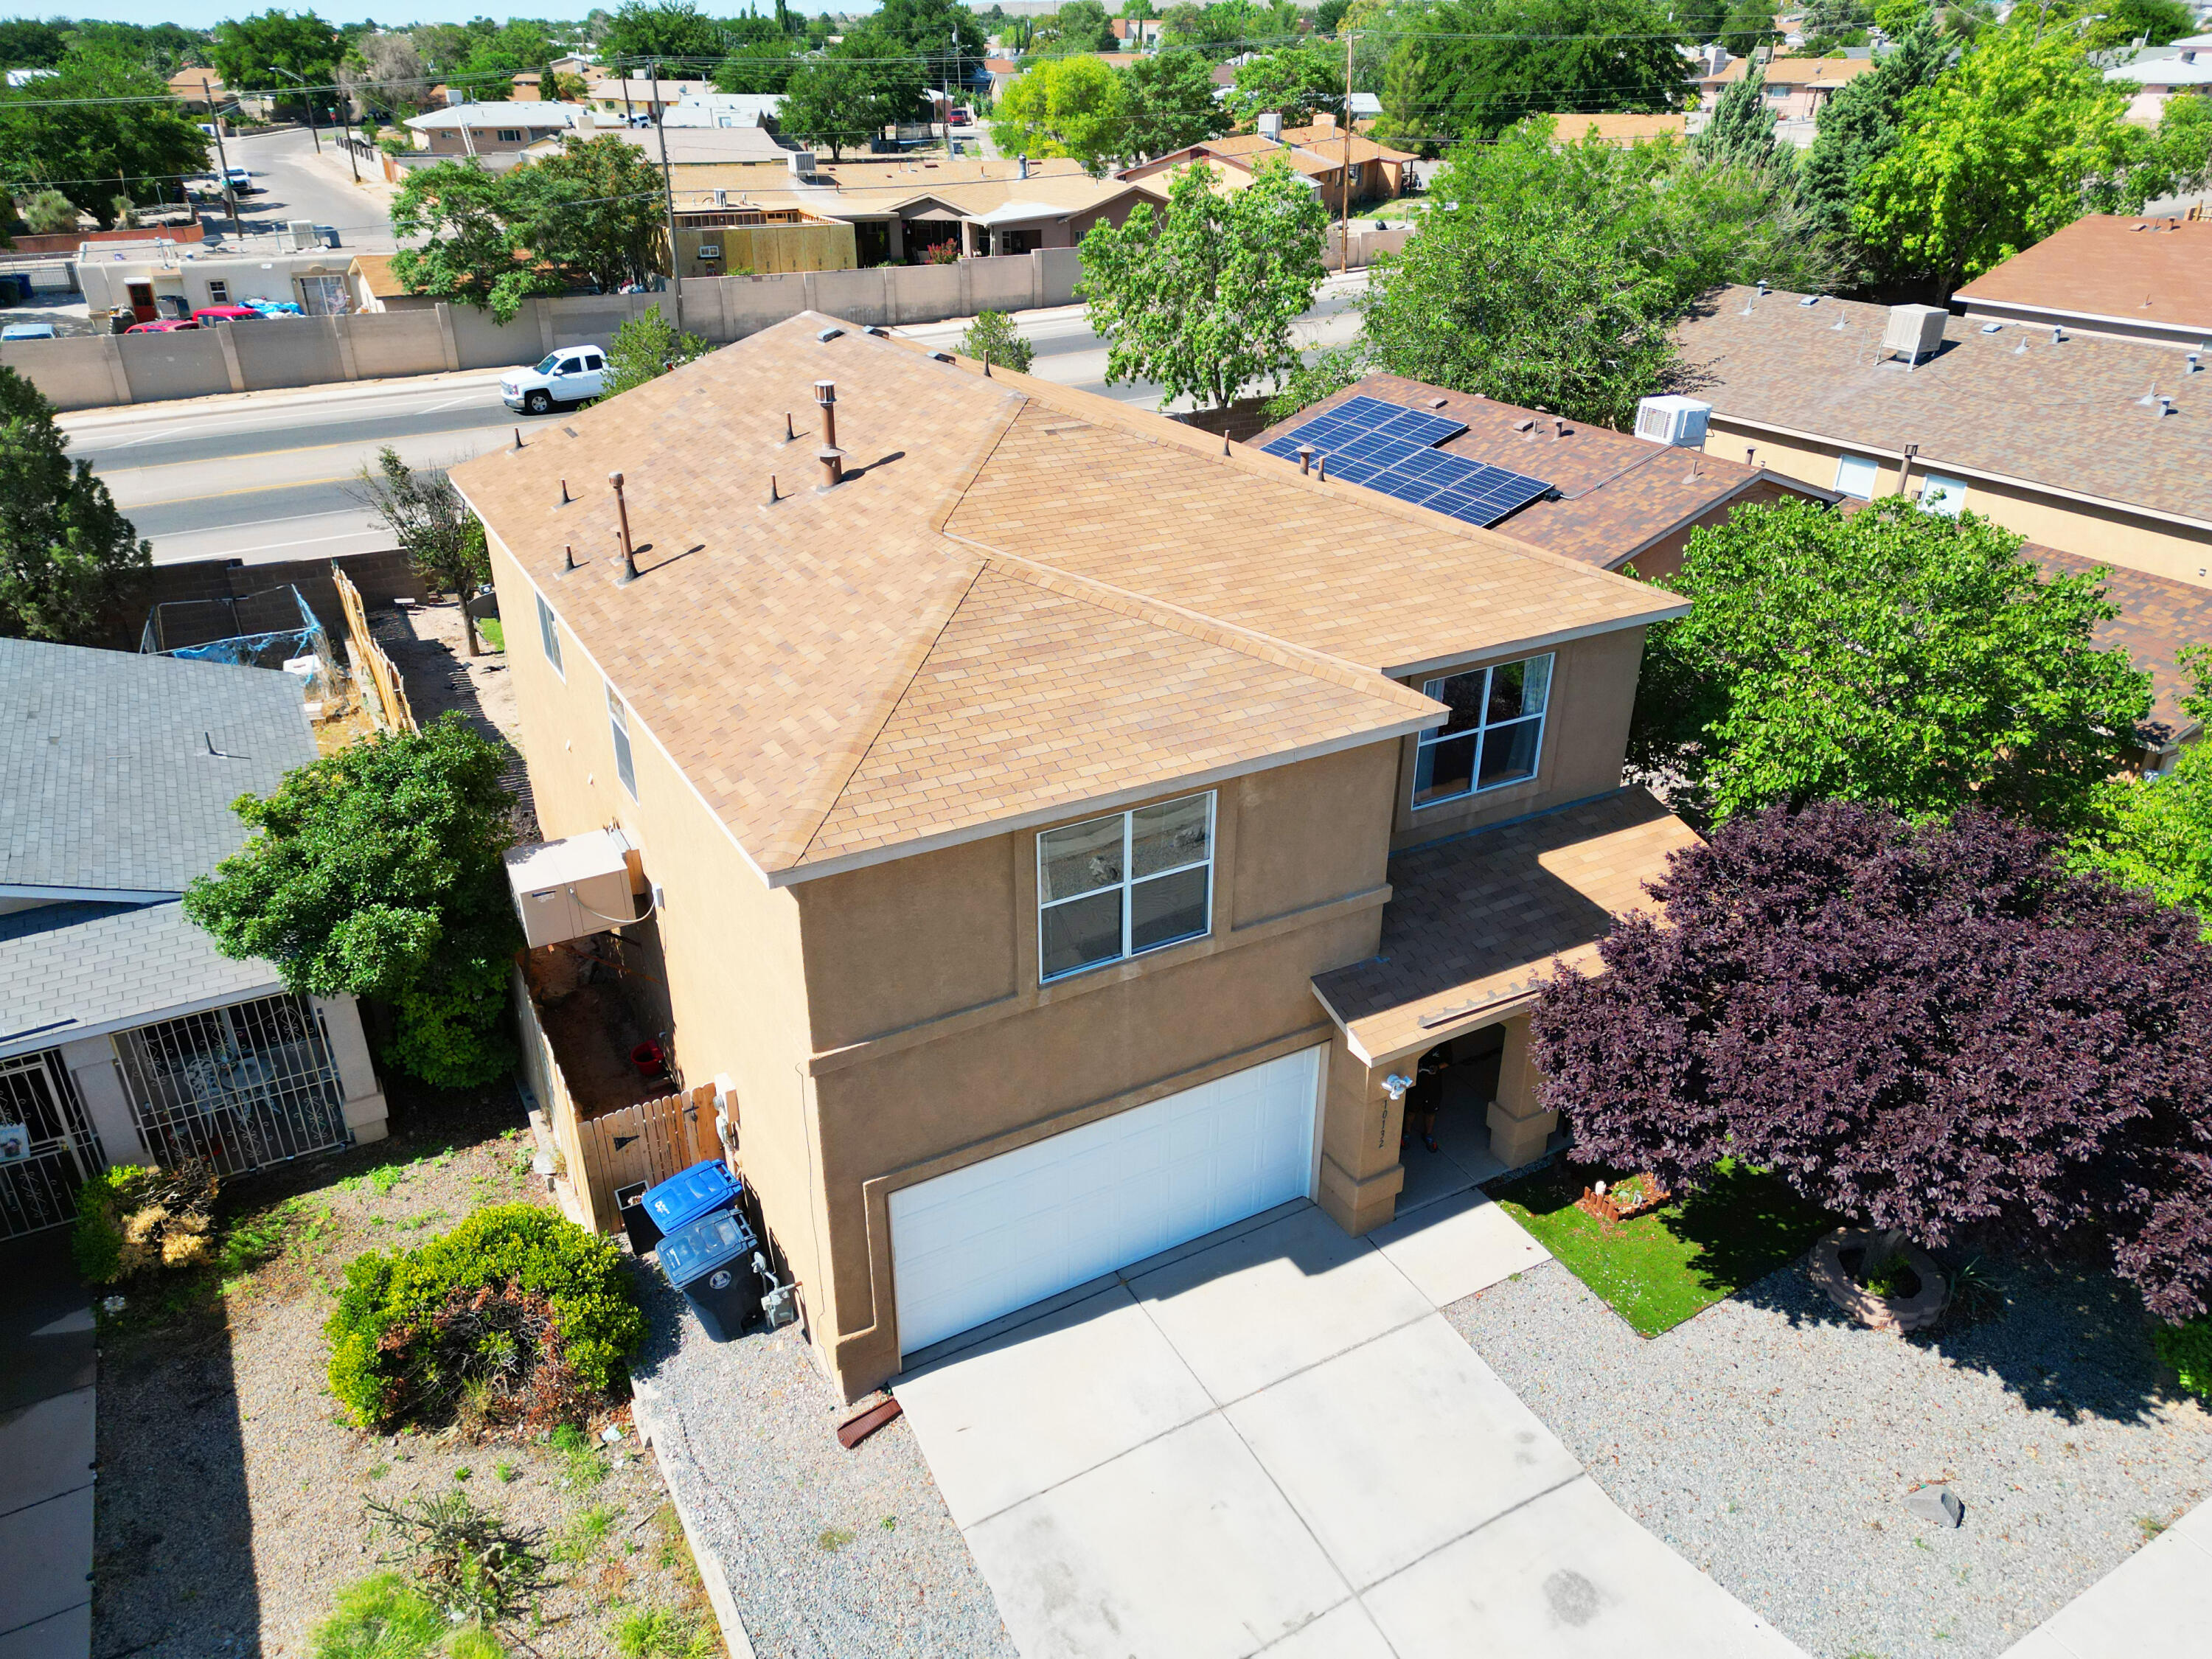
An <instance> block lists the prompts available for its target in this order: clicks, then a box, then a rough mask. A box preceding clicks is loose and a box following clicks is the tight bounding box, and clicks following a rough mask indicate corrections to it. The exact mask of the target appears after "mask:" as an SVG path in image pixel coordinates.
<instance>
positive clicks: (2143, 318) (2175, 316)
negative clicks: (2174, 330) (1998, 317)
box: [1956, 213, 2212, 372]
mask: <svg viewBox="0 0 2212 1659" xmlns="http://www.w3.org/2000/svg"><path fill="white" fill-rule="evenodd" d="M1956 297H1957V298H1958V299H1959V300H1960V301H1961V302H1962V303H1964V304H1965V305H1966V306H1967V307H1968V308H1969V309H1971V308H1972V306H1973V304H1974V302H1976V301H1982V302H1984V303H1986V304H1993V305H2002V306H2008V307H2032V308H2033V309H2035V310H2038V311H2047V312H2051V313H2055V316H2056V318H2057V320H2060V321H2070V320H2073V319H2081V320H2083V321H2087V320H2089V319H2109V320H2112V321H2117V322H2126V323H2155V324H2160V325H2165V326H2166V327H2179V328H2185V329H2189V328H2193V329H2201V330H2203V331H2204V333H2205V334H2206V335H2207V336H2212V219H2197V220H2187V219H2125V218H2119V217H2116V216H2112V215H2111V214H2101V213H2100V214H2091V215H2089V216H2087V218H2082V219H2076V220H2075V222H2073V223H2072V224H2070V225H2069V226H2067V227H2066V228H2065V229H2063V230H2062V231H2059V232H2057V233H2056V234H2053V235H2051V236H2048V237H2045V239H2044V240H2042V241H2040V242H2038V243H2037V244H2036V245H2035V246H2033V247H2031V248H2024V249H2022V250H2021V252H2018V253H2015V254H2014V255H2013V256H2012V258H2009V259H2008V260H2006V261H2005V262H2004V263H2003V264H2001V265H1999V266H1998V267H1997V268H1996V270H1992V271H1990V272H1988V273H1986V274H1985V275H1983V276H1978V277H1976V278H1975V279H1974V280H1973V281H1972V282H1971V283H1967V284H1966V287H1964V288H1962V289H1960V290H1959V292H1958V295H1957V296H1956ZM2208 372H2212V371H2208Z"/></svg>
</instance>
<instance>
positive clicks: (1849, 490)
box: [1836, 455, 1881, 501]
mask: <svg viewBox="0 0 2212 1659" xmlns="http://www.w3.org/2000/svg"><path fill="white" fill-rule="evenodd" d="M1880 474H1881V463H1880V462H1878V461H1876V460H1875V459H1872V458H1871V457H1869V456H1865V455H1844V456H1839V457H1838V458H1837V461H1836V488H1837V489H1838V490H1840V491H1842V492H1843V493H1844V495H1856V496H1857V497H1858V498H1859V499H1860V500H1861V501H1872V500H1873V499H1874V484H1875V478H1876V477H1879V476H1880Z"/></svg>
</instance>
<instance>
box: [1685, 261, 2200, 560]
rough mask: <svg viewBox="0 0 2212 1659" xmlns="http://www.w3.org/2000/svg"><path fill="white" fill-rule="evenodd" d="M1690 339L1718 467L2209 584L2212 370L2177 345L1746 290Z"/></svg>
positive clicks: (1722, 299) (1719, 302) (1713, 298)
mask: <svg viewBox="0 0 2212 1659" xmlns="http://www.w3.org/2000/svg"><path fill="white" fill-rule="evenodd" d="M2139 240H2142V242H2143V243H2144V244H2145V246H2147V247H2148V246H2160V244H2161V241H2163V243H2164V244H2166V245H2171V246H2179V245H2180V244H2179V239H2178V238H2172V237H2166V238H2164V239H2157V238H2154V237H2153V236H2150V235H2145V236H2143V237H2142V238H2141V239H2139ZM1893 326H1895V327H1897V328H1899V329H1900V330H1901V332H1900V333H1899V334H1898V335H1894V336H1893V334H1892V329H1893ZM1923 329H1925V330H1927V331H1928V332H1927V334H1926V335H1925V336H1924V337H1923V335H1922V333H1921V331H1922V330H1923ZM1679 337H1680V342H1681V345H1682V355H1683V356H1684V358H1685V359H1686V362H1688V364H1689V366H1690V368H1692V371H1693V372H1695V373H1696V374H1698V375H1699V379H1700V384H1699V392H1698V395H1699V397H1700V398H1704V399H1705V400H1706V401H1708V402H1710V403H1711V404H1712V416H1711V421H1710V422H1709V423H1708V425H1707V428H1706V435H1705V452H1706V453H1708V454H1711V455H1716V456H1720V457H1723V458H1725V459H1730V460H1749V461H1750V462H1751V464H1753V465H1759V466H1762V467H1765V468H1768V469H1770V470H1771V471H1775V472H1778V473H1780V474H1782V475H1783V476H1784V477H1791V478H1796V479H1799V480H1801V481H1802V482H1803V483H1808V484H1811V485H1813V486H1814V487H1815V488H1816V489H1833V490H1836V491H1838V493H1840V494H1842V495H1849V496H1855V497H1857V498H1858V499H1860V500H1862V501H1870V500H1873V499H1874V498H1875V497H1877V496H1881V495H1895V494H1897V493H1899V490H1900V489H1902V490H1903V491H1905V493H1907V494H1911V495H1924V493H1925V492H1926V491H1927V490H1928V489H1930V488H1931V487H1932V488H1936V489H1941V491H1942V496H1941V500H1940V503H1937V504H1939V505H1940V507H1941V508H1942V510H1943V511H1945V512H1953V513H1955V512H1958V511H1960V510H1961V509H1964V508H1971V509H1972V511H1974V512H1976V513H1981V514H1983V515H1984V517H1986V518H1989V519H1990V520H1995V521H1996V523H1998V524H2001V525H2002V526H2005V527H2006V528H2007V529H2008V530H2015V531H2018V532H2020V533H2021V535H2023V536H2025V537H2027V539H2028V540H2029V541H2031V542H2035V543H2039V544H2042V545H2043V546H2045V547H2051V548H2055V549H2057V550H2059V551H2060V552H2063V553H2073V554H2078V555H2081V556H2084V557H2087V558H2093V559H2098V560H2101V561H2103V562H2107V563H2110V564H2113V565H2119V566H2124V567H2126V568H2129V569H2131V570H2140V571H2143V572H2145V573H2147V574H2150V575H2154V576H2164V577H2166V578H2168V579H2169V580H2174V581H2181V582H2191V583H2194V584H2197V586H2212V502H2208V501H2207V498H2206V495H2205V490H2204V481H2205V479H2206V478H2207V477H2212V423H2208V422H2207V421H2206V419H2205V418H2204V417H2205V415H2206V413H2207V412H2208V410H2212V403H2208V396H2212V394H2208V392H2207V391H2206V387H2207V386H2212V366H2207V365H2203V364H2197V365H2192V363H2191V361H2190V354H2189V353H2188V352H2185V351H2184V350H2182V349H2179V348H2178V347H2176V346H2172V345H2166V344H2160V343H2154V342H2151V341H2147V340H2130V339H2116V338H2111V337H2100V336H2099V335H2095V334H2091V333H2088V332H2086V331H2081V332H2077V331H2075V330H2074V329H2073V328H2072V327H2070V326H2056V325H2046V324H2045V323H2044V322H2042V321H2041V320H2037V321H2034V322H2026V321H2023V322H2002V321H1999V320H1997V319H1994V318H1991V319H1980V318H1977V317H1971V316H1970V317H1951V316H1944V315H1942V313H1930V312H1929V308H1927V307H1898V308H1896V310H1895V313H1893V308H1892V307H1887V306H1880V305H1869V304H1864V303H1862V302H1859V301H1847V300H1836V299H1828V298H1823V299H1820V300H1819V301H1817V302H1811V301H1808V296H1806V295H1796V294H1786V293H1783V292H1781V291H1779V290H1776V291H1773V292H1770V293H1765V294H1760V293H1759V292H1757V291H1755V290H1753V289H1748V288H1729V289H1720V290H1718V291H1717V292H1716V293H1715V294H1713V295H1710V296H1708V297H1707V299H1706V301H1705V303H1704V304H1703V305H1702V306H1701V307H1699V310H1698V311H1697V312H1696V313H1693V314H1692V316H1691V318H1690V319H1688V320H1687V321H1686V322H1685V323H1684V324H1682V325H1681V327H1680V331H1679ZM1892 338H1898V339H1902V340H1904V341H1905V342H1906V346H1905V349H1890V348H1887V347H1886V346H1885V344H1884V342H1885V340H1887V339H1892ZM1931 500H1932V498H1931Z"/></svg>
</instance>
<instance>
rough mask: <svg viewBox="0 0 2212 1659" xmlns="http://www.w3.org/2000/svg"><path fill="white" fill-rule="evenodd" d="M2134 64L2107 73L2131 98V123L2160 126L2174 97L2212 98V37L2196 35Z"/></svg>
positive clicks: (2129, 102)
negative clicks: (2170, 100)
mask: <svg viewBox="0 0 2212 1659" xmlns="http://www.w3.org/2000/svg"><path fill="white" fill-rule="evenodd" d="M2164 53H2165V55H2161V56H2158V57H2152V56H2149V55H2148V54H2146V55H2145V56H2143V57H2140V58H2136V61H2135V62H2133V63H2132V64H2121V65H2120V66H2119V67H2118V68H2117V69H2109V70H2106V71H2105V79H2106V81H2108V82H2111V83H2112V85H2114V86H2116V87H2118V88H2121V89H2122V90H2123V91H2124V92H2126V93H2127V94H2128V119H2129V120H2130V121H2133V122H2135V123H2136V124H2137V125H2142V126H2156V125H2158V124H2159V123H2160V121H2161V120H2163V119H2164V118H2165V117H2166V100H2168V99H2170V98H2174V97H2177V96H2179V97H2185V98H2205V97H2212V34H2199V35H2192V36H2191V38H2190V39H2188V40H2177V41H2175V42H2174V43H2173V44H2172V46H2167V47H2166V48H2165V49H2164Z"/></svg>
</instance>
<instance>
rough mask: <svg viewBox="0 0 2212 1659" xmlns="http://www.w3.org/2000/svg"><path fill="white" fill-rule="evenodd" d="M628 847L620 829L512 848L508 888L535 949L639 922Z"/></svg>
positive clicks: (596, 831)
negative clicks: (633, 892)
mask: <svg viewBox="0 0 2212 1659" xmlns="http://www.w3.org/2000/svg"><path fill="white" fill-rule="evenodd" d="M507 885H508V886H509V887H510V888H511V889H512V890H513V893H514V908H515V910H516V911H517V913H518V914H519V915H520V916H521V918H522V937H523V939H524V941H525V942H526V944H527V945H529V946H530V948H531V949H532V950H533V951H534V950H537V949H538V948H540V947H541V946H544V945H560V944H562V943H564V942H565V941H567V940H568V939H584V938H586V937H587V936H589V935H591V934H592V933H605V932H606V931H607V930H608V929H609V928H611V927H622V926H623V925H624V924H625V923H628V922H632V921H636V920H637V919H638V917H637V900H636V898H635V896H634V895H633V894H632V892H631V890H630V889H631V883H630V872H629V842H628V841H627V840H626V839H624V837H623V834H622V832H621V831H620V830H618V829H594V830H592V832H591V833H590V834H589V835H583V836H569V837H568V839H567V840H566V841H546V842H533V843H532V845H530V846H527V847H517V848H511V849H509V851H508V852H507Z"/></svg>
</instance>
